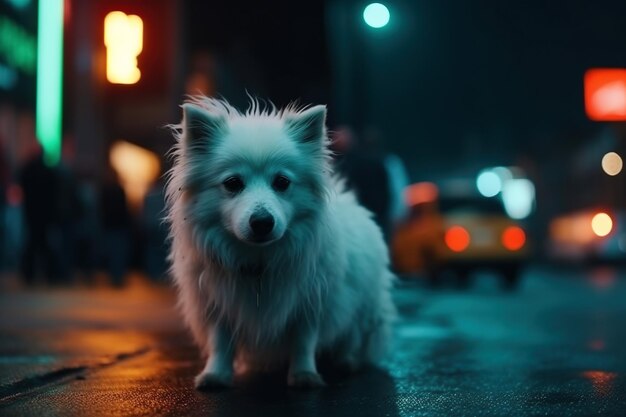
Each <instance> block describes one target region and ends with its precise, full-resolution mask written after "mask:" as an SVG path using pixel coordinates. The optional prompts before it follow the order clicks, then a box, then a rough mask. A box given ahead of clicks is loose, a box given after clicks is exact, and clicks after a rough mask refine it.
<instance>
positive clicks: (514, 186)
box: [502, 178, 535, 220]
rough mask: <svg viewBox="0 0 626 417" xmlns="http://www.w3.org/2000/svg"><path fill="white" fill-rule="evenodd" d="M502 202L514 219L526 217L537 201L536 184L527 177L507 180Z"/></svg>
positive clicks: (503, 188)
mask: <svg viewBox="0 0 626 417" xmlns="http://www.w3.org/2000/svg"><path fill="white" fill-rule="evenodd" d="M502 202H503V203H504V209H505V210H506V213H507V214H508V215H509V216H510V217H511V218H513V219H517V220H520V219H525V218H526V217H528V216H529V215H530V213H532V211H533V206H534V203H535V186H534V184H533V183H532V182H531V181H530V180H528V179H526V178H518V179H512V180H510V181H507V182H506V183H505V184H504V186H503V187H502Z"/></svg>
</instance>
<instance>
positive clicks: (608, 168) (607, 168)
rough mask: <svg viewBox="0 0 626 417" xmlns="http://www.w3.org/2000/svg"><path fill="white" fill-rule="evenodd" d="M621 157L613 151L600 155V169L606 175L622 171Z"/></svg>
mask: <svg viewBox="0 0 626 417" xmlns="http://www.w3.org/2000/svg"><path fill="white" fill-rule="evenodd" d="M623 165H624V164H623V162H622V157H621V156H619V155H618V154H617V153H615V152H608V153H607V154H605V155H604V156H603V157H602V169H603V170H604V172H606V173H607V175H610V176H614V175H617V174H619V173H620V172H622V167H623Z"/></svg>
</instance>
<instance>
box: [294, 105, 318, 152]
mask: <svg viewBox="0 0 626 417" xmlns="http://www.w3.org/2000/svg"><path fill="white" fill-rule="evenodd" d="M325 124H326V106H324V105H318V106H314V107H311V108H310V109H306V110H304V111H302V112H300V113H296V114H290V115H288V116H286V117H285V126H286V127H287V131H288V132H289V133H290V134H291V135H293V137H294V138H296V139H297V140H299V141H301V142H302V143H315V142H320V143H321V142H322V141H323V140H324V136H325Z"/></svg>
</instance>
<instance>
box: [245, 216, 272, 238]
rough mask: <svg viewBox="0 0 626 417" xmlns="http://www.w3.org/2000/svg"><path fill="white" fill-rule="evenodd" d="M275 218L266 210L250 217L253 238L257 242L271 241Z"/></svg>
mask: <svg viewBox="0 0 626 417" xmlns="http://www.w3.org/2000/svg"><path fill="white" fill-rule="evenodd" d="M274 223H275V222H274V217H273V216H272V215H271V214H270V213H269V212H268V211H267V210H265V209H260V210H257V211H255V212H254V213H253V214H252V216H250V221H249V224H250V230H252V238H253V240H254V241H256V242H265V241H268V240H270V239H271V233H272V230H274Z"/></svg>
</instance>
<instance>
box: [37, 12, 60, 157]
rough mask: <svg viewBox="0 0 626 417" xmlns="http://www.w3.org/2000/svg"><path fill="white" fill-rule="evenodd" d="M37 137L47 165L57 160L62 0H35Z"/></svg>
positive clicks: (58, 154)
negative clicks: (37, 19) (36, 1)
mask: <svg viewBox="0 0 626 417" xmlns="http://www.w3.org/2000/svg"><path fill="white" fill-rule="evenodd" d="M38 27H39V30H38V33H37V109H36V125H37V127H36V130H37V139H38V140H39V143H41V147H42V148H43V152H44V158H45V161H46V163H47V164H48V165H56V164H57V163H58V162H59V160H60V159H61V120H62V117H63V107H62V105H63V101H62V100H63V0H39V24H38Z"/></svg>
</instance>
